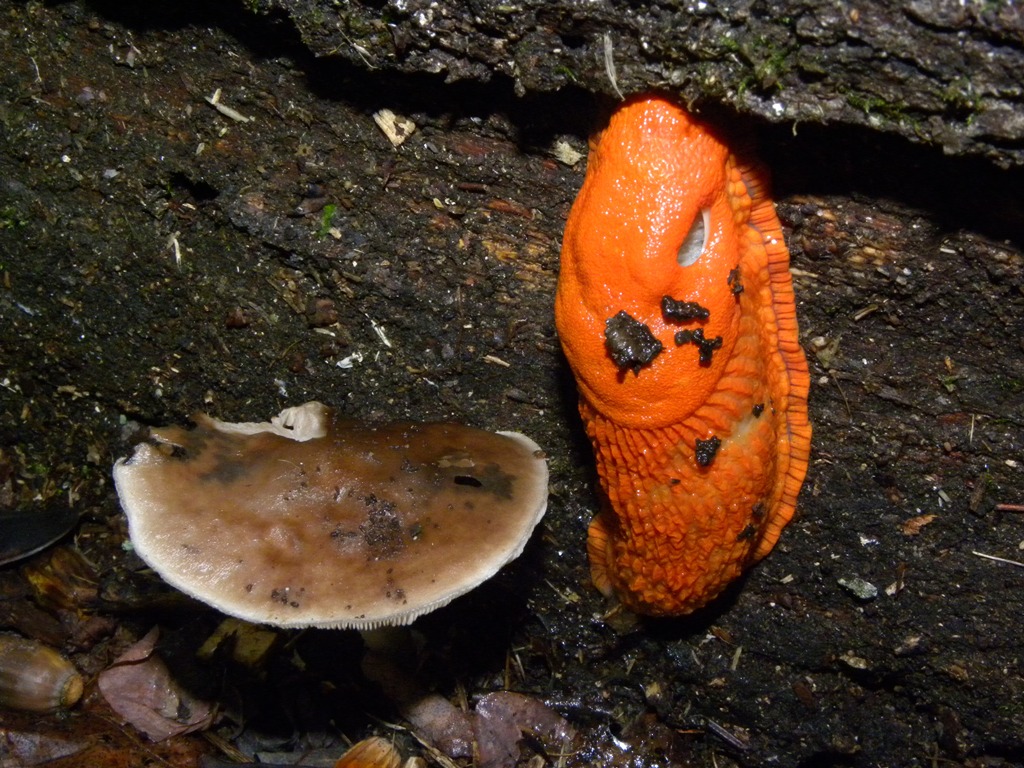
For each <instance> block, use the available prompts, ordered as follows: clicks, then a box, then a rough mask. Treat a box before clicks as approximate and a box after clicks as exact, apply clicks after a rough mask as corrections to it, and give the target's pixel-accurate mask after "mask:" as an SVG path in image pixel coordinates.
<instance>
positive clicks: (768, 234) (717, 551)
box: [555, 96, 811, 616]
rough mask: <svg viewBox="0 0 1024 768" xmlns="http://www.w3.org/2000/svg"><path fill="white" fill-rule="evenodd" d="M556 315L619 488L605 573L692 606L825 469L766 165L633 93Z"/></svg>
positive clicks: (630, 593) (610, 485) (603, 553)
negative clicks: (815, 453)
mask: <svg viewBox="0 0 1024 768" xmlns="http://www.w3.org/2000/svg"><path fill="white" fill-rule="evenodd" d="M623 313H624V314H623ZM555 320H556V325H557V327H558V333H559V336H560V338H561V342H562V347H563V350H564V351H565V355H566V358H567V359H568V361H569V365H570V367H571V368H572V371H573V373H574V375H575V377H576V382H577V385H578V389H579V394H580V400H579V410H580V414H581V416H582V418H583V423H584V425H585V428H586V431H587V435H588V436H589V438H590V440H591V442H592V444H593V447H594V456H595V461H596V465H597V472H598V478H599V482H600V490H601V495H602V506H601V510H600V511H599V513H598V515H597V516H596V517H595V518H594V520H593V522H592V523H591V525H590V532H589V539H588V550H589V555H590V567H591V575H592V578H593V581H594V583H595V585H596V586H597V587H598V588H599V589H601V591H602V592H604V593H605V594H613V593H614V595H616V596H617V597H618V598H619V600H620V601H621V602H622V603H623V604H624V605H625V606H626V607H628V608H630V609H632V610H634V611H636V612H638V613H643V614H649V615H655V616H672V615H680V614H685V613H689V612H691V611H693V610H695V609H697V608H699V607H701V606H703V605H705V604H706V603H707V602H708V601H710V600H712V599H714V598H715V597H716V596H717V595H718V594H719V593H720V592H721V591H722V590H723V589H724V588H725V587H726V586H727V585H728V584H729V583H730V582H731V581H732V580H734V579H735V578H736V577H737V576H739V575H740V574H741V573H742V572H743V570H744V569H745V568H746V567H748V566H749V565H750V564H752V563H753V562H755V561H757V560H758V559H760V558H762V557H764V556H765V555H766V554H768V552H769V551H771V549H772V547H773V546H774V545H775V542H776V541H777V540H778V538H779V534H780V533H781V531H782V529H783V527H784V526H785V525H786V523H788V522H789V520H790V519H791V518H792V516H793V513H794V510H795V505H796V498H797V494H798V493H799V491H800V486H801V484H802V482H803V479H804V475H805V473H806V471H807V461H808V452H809V449H810V439H811V427H810V425H809V423H808V420H807V391H808V385H809V377H808V370H807V362H806V359H805V358H804V354H803V351H802V349H801V348H800V345H799V343H798V339H797V321H796V310H795V306H794V297H793V288H792V282H791V279H790V274H789V252H788V251H787V250H786V246H785V243H784V242H783V239H782V230H781V226H780V224H779V221H778V218H777V217H776V215H775V209H774V206H773V205H772V202H771V200H770V199H769V198H768V197H767V193H766V190H765V186H764V183H763V181H762V179H761V177H760V175H759V173H758V171H757V169H756V168H754V167H753V166H751V165H748V164H746V163H745V162H743V161H741V160H740V159H738V158H737V157H736V156H735V155H734V154H733V153H732V152H730V150H729V149H728V148H727V147H726V146H725V145H724V144H723V143H722V142H721V141H720V139H719V138H718V137H717V136H716V135H715V134H714V133H713V132H712V131H710V130H709V129H708V128H706V127H705V126H703V125H702V124H700V123H699V122H697V121H695V120H694V119H693V118H691V117H690V116H689V115H688V114H687V113H685V112H684V111H683V110H681V109H680V108H679V107H678V106H676V105H675V104H674V103H672V102H671V101H668V100H666V99H664V98H661V97H658V96H643V97H637V98H633V99H631V100H629V101H627V102H625V103H624V104H623V105H622V106H621V107H620V108H619V109H618V111H617V112H616V113H615V114H614V115H613V116H612V118H611V121H610V123H609V125H608V127H607V128H606V129H605V130H604V131H603V133H602V134H601V135H600V136H599V137H598V138H597V139H596V141H595V142H592V145H591V153H590V157H589V160H588V165H587V173H586V178H585V180H584V183H583V187H582V189H581V190H580V192H579V196H578V197H577V198H576V201H575V203H574V204H573V207H572V210H571V212H570V214H569V218H568V221H567V223H566V229H565V236H564V240H563V244H562V260H561V271H560V274H559V281H558V291H557V295H556V300H555ZM610 320H611V321H612V322H611V323H609V321H610Z"/></svg>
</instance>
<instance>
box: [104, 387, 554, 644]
mask: <svg viewBox="0 0 1024 768" xmlns="http://www.w3.org/2000/svg"><path fill="white" fill-rule="evenodd" d="M194 421H195V422H196V428H195V429H193V430H190V431H189V430H184V429H181V428H178V427H167V428H163V429H157V430H154V431H153V433H152V437H153V442H150V443H143V444H141V445H139V446H138V447H137V448H136V450H135V453H134V455H133V456H132V457H130V458H129V459H121V460H120V461H118V462H117V463H116V464H115V466H114V482H115V485H116V486H117V492H118V496H119V497H120V500H121V506H122V507H123V508H124V510H125V513H126V514H127V516H128V527H129V534H130V536H131V540H132V543H133V545H134V547H135V550H136V551H137V552H138V554H139V555H140V556H141V557H142V559H143V560H145V561H146V563H148V564H149V565H150V566H151V567H152V568H153V569H154V570H155V571H156V572H157V573H158V574H160V576H162V577H163V579H164V580H165V581H167V582H168V583H170V584H171V585H173V586H175V587H177V588H178V589H180V590H181V591H182V592H185V593H187V594H189V595H192V596H193V597H196V598H197V599H199V600H201V601H203V602H205V603H207V604H209V605H211V606H213V607H214V608H217V609H218V610H220V611H222V612H224V613H227V614H230V615H232V616H237V617H239V618H242V619H245V620H247V621H252V622H258V623H265V624H274V625H277V626H282V627H308V626H315V627H351V628H357V629H371V628H374V627H378V626H382V625H400V624H408V623H409V622H411V621H413V620H414V619H415V618H416V617H418V616H421V615H422V614H424V613H428V612H429V611H432V610H434V609H435V608H439V607H441V606H443V605H446V604H447V603H449V602H451V601H452V600H454V599H455V598H456V597H458V596H459V595H462V594H464V593H465V592H468V591H469V590H470V589H472V588H473V587H475V586H476V585H478V584H479V583H481V582H482V581H485V580H486V579H488V578H490V577H491V576H493V575H494V574H495V573H496V572H497V571H498V570H499V569H500V568H501V567H502V566H503V565H505V564H506V563H508V562H509V561H510V560H513V559H514V558H515V557H517V556H518V555H519V554H520V553H521V552H522V551H523V548H524V547H525V546H526V542H527V540H528V539H529V537H530V534H531V532H532V531H533V528H534V527H535V526H536V525H537V523H538V522H539V521H540V519H541V517H543V515H544V511H545V509H546V507H547V478H548V471H547V462H546V461H545V460H544V455H543V453H542V452H541V450H540V449H539V448H538V446H537V444H536V443H534V442H533V441H532V440H530V439H529V438H527V437H525V436H523V435H520V434H518V433H513V432H499V433H493V432H486V431H483V430H479V429H474V428H471V427H466V426H462V425H458V424H418V423H411V422H404V423H393V424H386V425H380V426H377V425H371V424H366V423H362V422H357V421H349V420H343V419H339V418H337V417H336V416H335V415H334V413H333V411H331V409H329V408H327V407H326V406H324V405H322V404H321V403H316V402H312V403H306V404H305V405H301V406H298V407H296V408H289V409H287V410H285V411H282V413H281V414H280V415H279V416H277V417H275V418H274V419H272V420H271V422H269V423H256V424H230V423H225V422H221V421H218V420H217V419H214V418H211V417H209V416H206V415H203V414H200V415H198V416H196V417H195V418H194Z"/></svg>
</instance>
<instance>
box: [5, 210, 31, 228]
mask: <svg viewBox="0 0 1024 768" xmlns="http://www.w3.org/2000/svg"><path fill="white" fill-rule="evenodd" d="M26 224H28V219H26V218H25V217H24V216H22V215H21V213H20V212H19V211H18V209H17V208H15V207H14V206H13V205H5V206H4V207H3V208H0V229H21V228H22V227H24V226H25V225H26Z"/></svg>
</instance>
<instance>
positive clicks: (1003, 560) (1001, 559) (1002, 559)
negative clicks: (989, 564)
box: [971, 550, 1024, 568]
mask: <svg viewBox="0 0 1024 768" xmlns="http://www.w3.org/2000/svg"><path fill="white" fill-rule="evenodd" d="M971 554H972V555H977V556H978V557H984V558H985V559H986V560H995V561H996V562H997V563H1006V564H1007V565H1016V566H1017V567H1018V568H1024V563H1021V562H1018V561H1017V560H1007V559H1006V558H1005V557H997V556H996V555H986V554H985V553H984V552H976V551H974V550H971Z"/></svg>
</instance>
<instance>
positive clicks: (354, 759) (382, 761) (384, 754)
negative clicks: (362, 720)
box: [334, 736, 402, 768]
mask: <svg viewBox="0 0 1024 768" xmlns="http://www.w3.org/2000/svg"><path fill="white" fill-rule="evenodd" d="M401 763H402V756H401V755H400V754H399V753H398V750H397V749H395V746H394V744H392V743H391V742H390V741H388V740H387V739H383V738H381V737H380V736H371V737H370V738H368V739H363V740H362V741H360V742H358V743H356V744H353V745H352V747H351V748H350V749H349V750H348V752H346V753H345V754H344V755H342V756H341V758H340V759H339V760H338V762H336V763H335V764H334V768H398V766H399V765H401Z"/></svg>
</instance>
